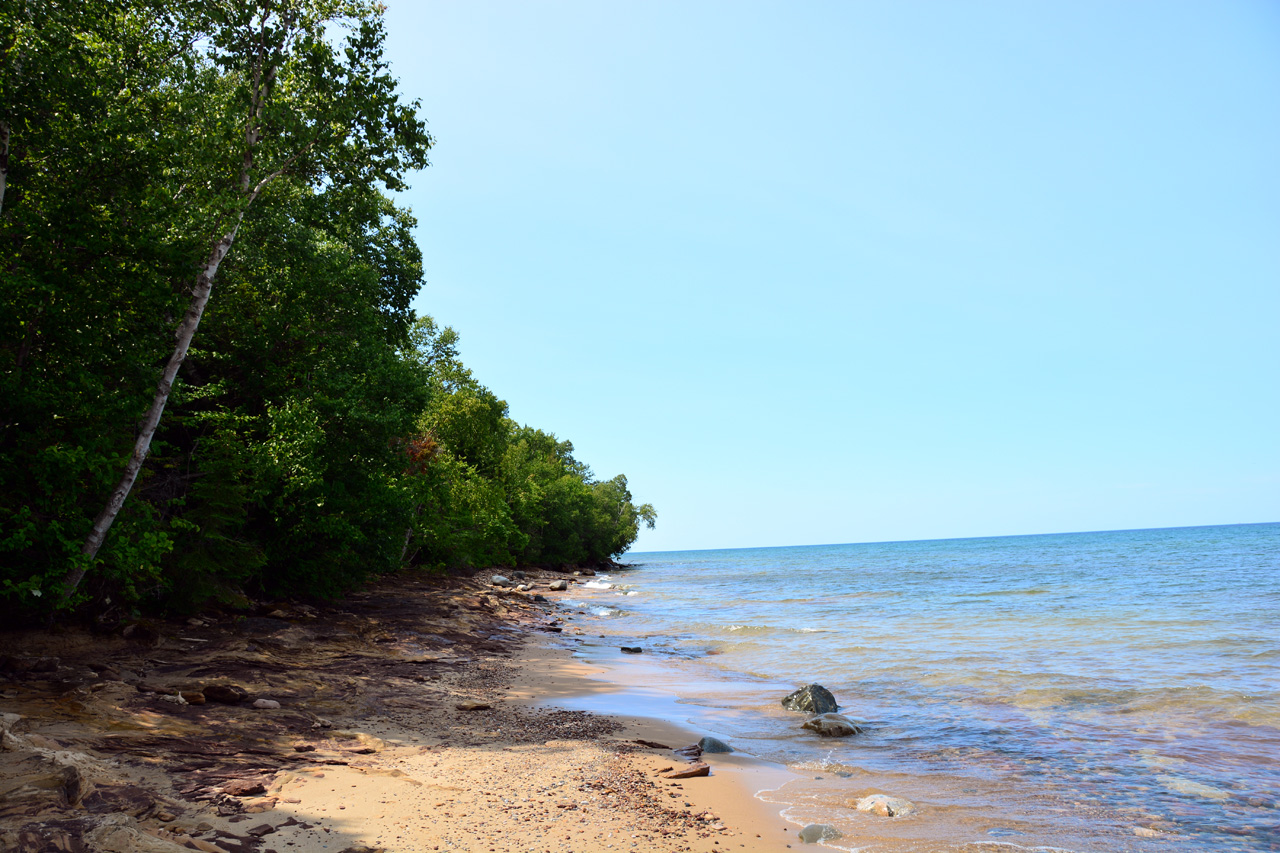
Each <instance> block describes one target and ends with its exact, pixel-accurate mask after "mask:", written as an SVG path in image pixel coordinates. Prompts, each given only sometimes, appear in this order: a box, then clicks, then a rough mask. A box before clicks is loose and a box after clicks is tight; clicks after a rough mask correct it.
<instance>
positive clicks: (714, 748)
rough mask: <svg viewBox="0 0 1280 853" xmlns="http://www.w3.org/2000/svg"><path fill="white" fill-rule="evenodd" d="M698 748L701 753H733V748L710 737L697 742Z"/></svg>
mask: <svg viewBox="0 0 1280 853" xmlns="http://www.w3.org/2000/svg"><path fill="white" fill-rule="evenodd" d="M698 746H699V747H700V748H701V749H702V751H703V752H712V753H715V752H733V747H731V746H729V744H727V743H725V742H724V741H722V740H720V739H719V738H714V737H711V736H710V735H708V736H706V737H704V738H703V739H702V740H700V741H698Z"/></svg>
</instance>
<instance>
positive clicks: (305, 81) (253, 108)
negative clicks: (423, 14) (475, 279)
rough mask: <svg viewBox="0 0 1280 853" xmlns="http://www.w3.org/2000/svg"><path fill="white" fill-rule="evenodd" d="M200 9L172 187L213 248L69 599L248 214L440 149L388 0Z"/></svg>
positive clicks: (371, 178)
mask: <svg viewBox="0 0 1280 853" xmlns="http://www.w3.org/2000/svg"><path fill="white" fill-rule="evenodd" d="M192 9H193V10H194V12H195V16H196V18H197V19H198V20H199V21H200V23H201V24H202V25H203V27H204V32H203V33H202V36H203V37H202V38H197V39H193V40H192V42H191V44H190V45H189V46H188V50H189V51H191V53H192V62H191V63H190V64H189V68H190V70H191V71H190V75H189V76H188V77H187V78H186V79H184V80H183V81H181V83H182V85H186V86H194V87H198V91H199V93H200V96H201V98H200V101H201V103H200V107H201V108H202V109H203V110H205V113H204V114H205V115H206V116H207V118H205V119H203V120H202V121H201V122H200V126H201V127H202V129H203V130H204V133H203V134H202V135H201V136H200V137H198V138H193V139H191V140H190V150H191V152H192V155H193V156H192V158H191V160H190V161H189V162H188V165H187V168H186V169H184V170H179V174H178V175H177V176H176V177H179V178H180V179H181V180H180V182H179V185H178V186H176V187H172V192H173V198H174V199H180V198H183V197H186V198H189V199H190V202H189V203H188V204H185V205H183V206H182V207H181V208H180V215H181V216H183V217H184V219H185V221H183V222H181V223H175V226H176V227H183V228H187V229H192V230H194V231H196V232H203V233H205V234H207V235H208V237H207V238H206V239H207V242H206V243H205V246H206V249H205V252H204V254H203V257H201V258H200V260H199V263H198V266H197V272H196V276H195V280H194V282H192V284H191V285H190V295H189V301H188V304H187V307H186V310H185V313H184V315H183V317H182V319H181V321H180V322H179V323H178V326H177V329H176V331H175V333H174V338H175V343H174V347H173V351H172V353H171V354H170V355H169V357H168V359H167V361H166V363H165V365H164V368H163V370H162V372H161V375H160V379H159V382H158V383H157V386H156V390H155V393H154V395H153V397H152V400H151V404H150V406H149V408H148V409H147V411H146V413H145V415H144V416H143V418H142V420H141V422H140V423H139V425H138V429H137V437H136V440H135V442H134V446H133V451H132V453H131V454H130V457H129V459H128V461H127V463H126V464H125V467H124V471H123V473H122V475H121V477H120V480H119V482H118V483H117V484H116V486H115V488H114V489H113V490H112V491H111V494H110V495H109V497H108V499H107V501H106V504H105V506H104V507H103V508H102V511H101V512H99V513H98V515H97V517H96V518H95V519H94V521H93V524H92V526H91V528H90V531H89V533H88V535H87V536H86V538H85V540H84V543H83V546H82V547H81V550H80V559H79V560H77V561H76V562H75V563H74V564H73V565H72V566H71V568H70V569H69V570H68V572H67V574H66V577H65V578H64V582H63V590H62V601H63V603H66V602H67V601H69V600H70V599H71V597H72V596H73V595H74V593H75V591H76V589H77V587H78V586H79V584H80V582H81V580H82V579H83V578H84V576H85V574H86V572H88V571H89V570H90V569H91V568H92V566H93V565H94V561H95V558H96V556H97V554H98V551H99V549H100V548H101V547H102V544H103V542H104V540H105V539H106V536H107V533H108V531H109V530H110V528H111V525H112V523H113V522H114V521H115V519H116V517H117V516H118V515H119V513H120V510H121V508H122V507H123V506H124V504H125V501H126V500H127V499H128V497H129V494H130V492H131V490H132V489H133V487H134V484H135V482H136V481H137V478H138V475H139V473H140V471H141V470H142V466H143V464H144V463H145V461H146V459H147V456H148V454H149V452H150V448H151V444H152V441H153V439H154V436H155V434H156V431H157V429H158V427H159V425H160V423H161V419H162V417H163V414H164V410H165V406H166V404H167V403H168V401H169V398H170V395H171V393H172V390H173V386H174V382H175V381H176V379H177V376H178V371H179V369H180V368H181V367H182V364H183V361H184V359H185V358H186V356H187V352H188V350H189V349H190V347H191V343H192V340H193V338H194V336H195V334H196V330H197V328H198V327H199V325H200V320H201V318H202V316H203V315H204V312H205V309H206V306H207V305H208V303H209V300H210V298H211V295H212V292H213V288H214V283H215V281H216V278H217V274H218V269H219V267H220V266H221V265H222V263H223V261H224V259H225V258H226V257H227V255H228V253H229V252H230V251H231V250H232V248H233V246H234V245H235V242H236V239H237V235H238V234H239V231H240V227H241V224H242V223H243V221H244V217H245V214H246V212H247V211H248V210H249V209H250V208H251V207H252V206H253V205H255V204H261V203H270V192H271V187H272V185H273V184H274V183H276V182H278V181H280V180H282V179H283V180H296V181H302V182H306V183H309V184H312V185H320V184H337V185H340V184H343V183H348V182H352V183H366V184H367V183H374V182H377V183H381V184H383V185H384V186H386V187H387V188H389V189H392V190H396V189H402V188H403V187H404V183H403V181H404V176H405V173H406V172H407V171H408V170H411V169H416V168H421V167H423V166H425V165H426V162H427V161H426V155H427V150H428V149H429V147H430V144H431V139H430V136H429V135H428V134H427V132H426V128H425V125H424V124H423V122H422V121H420V120H419V119H418V117H417V115H416V108H417V104H416V103H404V102H402V100H401V99H400V97H399V95H398V93H397V91H396V82H395V80H394V79H393V78H392V77H391V76H390V74H389V73H388V69H387V66H386V64H385V62H384V61H383V59H382V44H383V38H384V29H383V22H382V17H381V16H382V11H383V10H382V7H381V5H380V4H376V3H369V2H353V1H352V0H342V1H339V0H257V2H248V3H246V2H236V0H219V1H218V2H209V3H203V4H201V3H196V4H193V6H192ZM167 130H168V128H164V127H160V128H157V132H158V133H164V132H166V131H167ZM172 180H173V179H172V177H171V182H172Z"/></svg>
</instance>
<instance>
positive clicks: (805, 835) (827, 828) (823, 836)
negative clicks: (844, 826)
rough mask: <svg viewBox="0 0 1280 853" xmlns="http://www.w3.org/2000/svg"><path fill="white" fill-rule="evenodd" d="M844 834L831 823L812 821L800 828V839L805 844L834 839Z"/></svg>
mask: <svg viewBox="0 0 1280 853" xmlns="http://www.w3.org/2000/svg"><path fill="white" fill-rule="evenodd" d="M841 835H843V833H842V832H840V830H838V829H836V828H835V827H834V826H832V825H831V824H829V823H811V824H809V825H808V826H806V827H805V828H804V829H802V830H800V840H801V841H803V842H804V843H805V844H817V843H818V842H819V841H832V840H834V839H837V838H839V837H840V836H841Z"/></svg>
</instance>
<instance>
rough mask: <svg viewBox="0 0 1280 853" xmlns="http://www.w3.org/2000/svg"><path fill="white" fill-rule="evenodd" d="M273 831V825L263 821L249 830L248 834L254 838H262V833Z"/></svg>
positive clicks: (274, 829)
mask: <svg viewBox="0 0 1280 853" xmlns="http://www.w3.org/2000/svg"><path fill="white" fill-rule="evenodd" d="M275 831H276V828H275V827H274V826H272V825H271V824H269V823H263V824H259V825H258V826H255V827H254V828H253V829H251V830H249V834H250V835H252V836H253V837H254V838H262V837H263V836H264V835H270V834H271V833H273V832H275Z"/></svg>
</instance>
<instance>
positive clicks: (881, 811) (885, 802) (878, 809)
mask: <svg viewBox="0 0 1280 853" xmlns="http://www.w3.org/2000/svg"><path fill="white" fill-rule="evenodd" d="M853 807H854V808H855V809H857V810H858V811H860V812H870V813H871V814H878V815H880V816H881V817H899V816H901V815H908V814H911V813H912V812H914V811H915V810H916V804H915V803H913V802H911V801H910V800H904V799H902V798H901V797H890V796H889V795H888V794H872V795H871V796H869V797H863V798H862V799H860V800H858V801H857V802H856V803H854V804H853Z"/></svg>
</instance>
